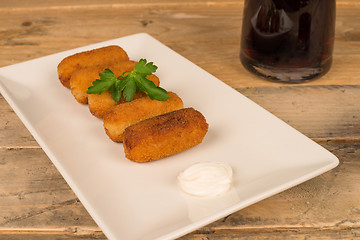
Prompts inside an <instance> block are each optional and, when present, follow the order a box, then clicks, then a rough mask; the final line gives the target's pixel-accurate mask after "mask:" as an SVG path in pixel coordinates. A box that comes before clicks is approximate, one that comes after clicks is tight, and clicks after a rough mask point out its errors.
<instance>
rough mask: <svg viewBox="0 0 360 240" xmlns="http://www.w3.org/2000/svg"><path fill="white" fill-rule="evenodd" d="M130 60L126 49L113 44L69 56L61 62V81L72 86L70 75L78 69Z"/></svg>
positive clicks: (59, 71)
mask: <svg viewBox="0 0 360 240" xmlns="http://www.w3.org/2000/svg"><path fill="white" fill-rule="evenodd" d="M128 60H129V57H128V55H127V53H126V52H125V51H124V49H122V48H121V47H119V46H115V45H112V46H107V47H102V48H97V49H93V50H90V51H85V52H80V53H76V54H74V55H71V56H68V57H66V58H64V59H63V60H62V61H61V62H60V63H59V65H58V67H57V71H58V75H59V80H60V82H61V83H62V84H63V85H64V86H65V87H67V88H70V77H71V75H72V74H73V73H74V72H75V71H76V70H78V69H81V68H84V67H89V66H96V65H104V64H108V63H111V62H120V61H128Z"/></svg>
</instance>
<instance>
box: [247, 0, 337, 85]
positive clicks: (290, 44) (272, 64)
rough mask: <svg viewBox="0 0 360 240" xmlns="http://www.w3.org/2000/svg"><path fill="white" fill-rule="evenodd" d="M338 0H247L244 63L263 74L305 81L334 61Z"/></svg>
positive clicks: (267, 76) (248, 67) (249, 68)
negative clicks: (336, 2) (336, 0)
mask: <svg viewBox="0 0 360 240" xmlns="http://www.w3.org/2000/svg"><path fill="white" fill-rule="evenodd" d="M335 7H336V6H335V0H245V8H244V18H243V28H242V40H241V53H240V59H241V62H242V64H243V65H244V66H245V67H246V68H247V69H248V70H250V71H251V72H254V73H256V74H258V75H260V76H263V77H266V78H269V79H273V80H278V81H288V82H302V81H306V80H310V79H313V78H316V77H320V76H322V75H323V74H325V73H326V72H327V71H328V70H329V69H330V66H331V62H332V51H333V45H334V44H333V43H334V32H335Z"/></svg>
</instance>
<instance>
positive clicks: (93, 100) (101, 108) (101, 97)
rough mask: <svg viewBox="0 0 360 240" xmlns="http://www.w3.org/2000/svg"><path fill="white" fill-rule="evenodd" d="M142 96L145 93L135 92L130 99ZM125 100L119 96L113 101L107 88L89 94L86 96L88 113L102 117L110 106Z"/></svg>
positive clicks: (144, 95)
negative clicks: (118, 98) (100, 91)
mask: <svg viewBox="0 0 360 240" xmlns="http://www.w3.org/2000/svg"><path fill="white" fill-rule="evenodd" d="M142 97H146V93H144V92H139V91H138V92H135V93H134V97H133V99H132V101H134V100H135V99H138V98H142ZM126 102H127V101H126V100H125V98H124V97H121V98H120V100H119V101H118V102H115V100H114V99H113V98H112V96H111V94H110V92H109V91H108V90H107V91H105V92H103V93H101V94H89V96H88V104H89V110H90V113H91V114H92V115H93V116H95V117H97V118H103V117H104V115H105V113H106V112H107V111H109V110H110V109H111V108H112V107H114V106H115V105H118V104H122V103H126Z"/></svg>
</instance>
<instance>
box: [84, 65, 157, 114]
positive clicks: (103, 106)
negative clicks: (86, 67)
mask: <svg viewBox="0 0 360 240" xmlns="http://www.w3.org/2000/svg"><path fill="white" fill-rule="evenodd" d="M129 71H130V70H129ZM147 79H149V80H151V81H152V82H153V83H155V85H156V86H159V78H158V77H157V76H155V75H148V76H147ZM145 96H146V93H144V92H140V91H137V92H135V94H134V97H133V99H132V101H134V100H135V99H138V98H142V97H145ZM126 102H127V101H126V100H125V98H124V97H121V98H120V100H119V101H118V102H115V100H114V99H113V98H112V96H111V94H110V91H109V90H106V91H105V92H103V93H101V94H88V104H89V110H90V112H91V114H92V115H94V116H95V117H98V118H103V117H104V114H105V113H106V112H107V111H108V110H109V109H110V108H111V107H113V106H115V105H118V104H122V103H126Z"/></svg>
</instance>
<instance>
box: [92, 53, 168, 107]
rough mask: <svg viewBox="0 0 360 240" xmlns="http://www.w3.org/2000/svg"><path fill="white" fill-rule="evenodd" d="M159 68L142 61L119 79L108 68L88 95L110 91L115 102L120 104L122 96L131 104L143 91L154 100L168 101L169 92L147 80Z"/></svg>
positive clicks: (100, 74)
mask: <svg viewBox="0 0 360 240" xmlns="http://www.w3.org/2000/svg"><path fill="white" fill-rule="evenodd" d="M157 68H158V67H157V66H155V65H154V64H153V63H152V62H149V63H147V61H146V59H140V61H139V62H138V63H137V64H136V66H135V67H134V69H133V70H132V71H126V72H124V73H123V74H122V75H121V76H119V77H115V74H114V73H113V72H112V71H111V70H110V69H108V68H107V69H105V71H104V72H102V73H99V77H100V79H96V80H95V81H94V82H93V83H92V84H93V85H92V86H90V87H89V88H88V91H87V92H86V93H88V94H97V93H98V94H101V93H103V92H105V91H106V90H109V91H110V94H111V96H112V98H113V99H114V100H115V102H118V101H119V100H120V98H121V97H122V96H124V98H125V99H126V101H128V102H130V101H131V100H132V99H133V97H134V93H135V92H136V91H142V92H145V93H146V94H147V95H148V96H149V97H150V99H152V100H154V99H155V100H159V101H164V100H167V99H168V98H169V95H168V94H167V91H166V90H165V89H163V88H161V87H157V86H156V85H155V83H153V82H152V81H150V80H149V79H147V78H146V76H147V75H151V74H153V73H154V72H156V70H157Z"/></svg>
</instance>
